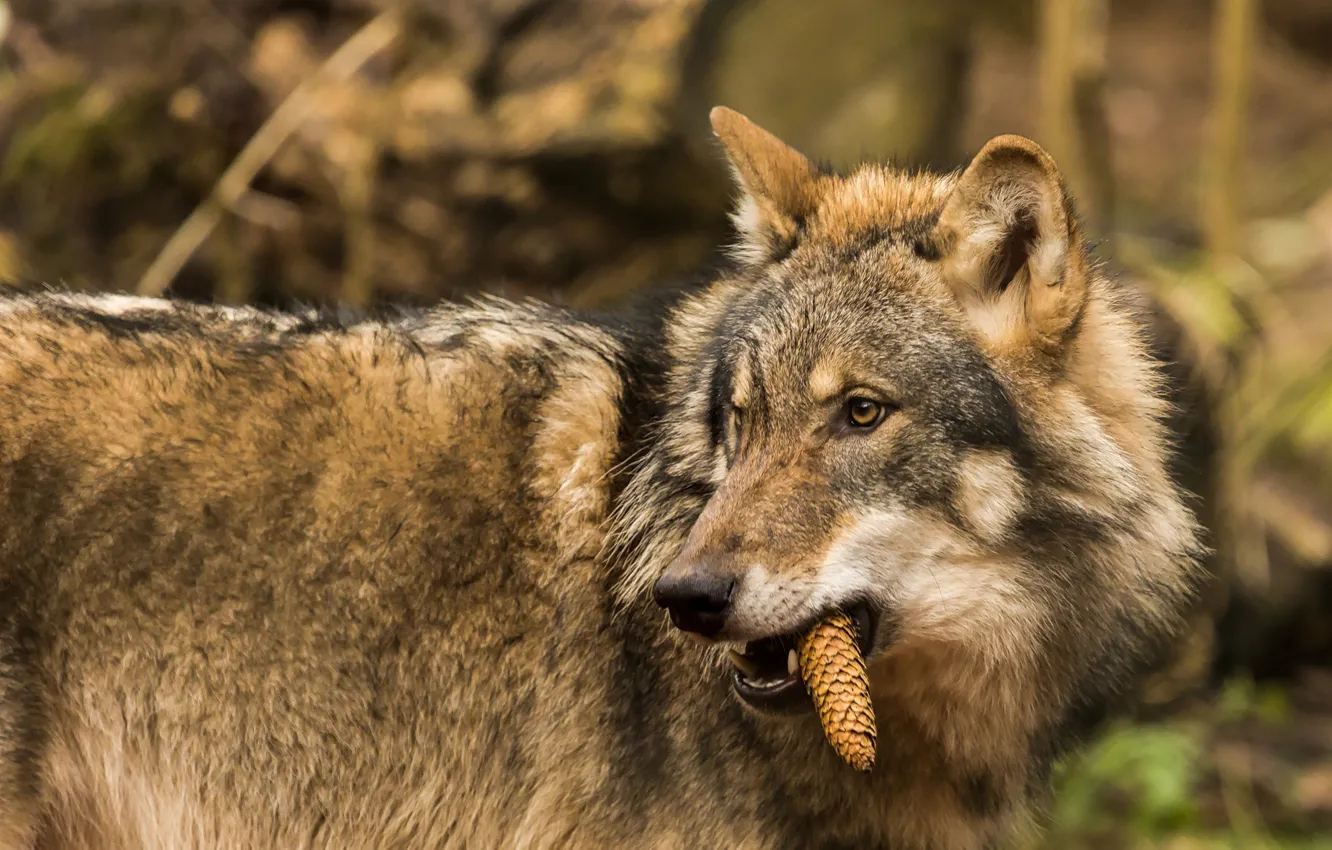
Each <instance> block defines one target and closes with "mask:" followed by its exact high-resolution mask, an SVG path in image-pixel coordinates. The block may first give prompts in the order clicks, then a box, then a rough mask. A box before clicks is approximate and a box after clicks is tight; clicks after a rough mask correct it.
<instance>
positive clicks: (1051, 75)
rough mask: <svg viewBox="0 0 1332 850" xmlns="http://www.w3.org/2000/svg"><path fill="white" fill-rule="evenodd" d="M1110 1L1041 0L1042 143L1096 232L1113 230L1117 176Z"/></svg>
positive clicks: (1103, 232) (1107, 232) (1106, 233)
mask: <svg viewBox="0 0 1332 850" xmlns="http://www.w3.org/2000/svg"><path fill="white" fill-rule="evenodd" d="M1108 24H1109V8H1108V5H1107V2H1106V0H1042V2H1041V32H1040V97H1041V114H1040V129H1041V136H1042V139H1041V141H1042V142H1043V143H1044V144H1045V145H1046V146H1047V147H1048V148H1049V150H1050V153H1051V155H1052V156H1054V158H1055V160H1056V161H1057V162H1058V163H1059V167H1060V169H1062V170H1063V171H1064V173H1065V175H1066V176H1067V179H1068V182H1069V184H1070V185H1071V186H1072V189H1073V193H1074V195H1075V197H1077V198H1078V199H1079V200H1080V201H1081V202H1082V206H1083V209H1084V211H1085V212H1086V213H1087V215H1088V218H1089V220H1090V221H1091V224H1092V227H1093V228H1094V229H1095V230H1096V231H1097V232H1098V234H1099V235H1101V236H1103V237H1107V238H1108V237H1109V236H1110V234H1111V233H1112V232H1113V231H1114V173H1113V171H1112V168H1111V162H1110V132H1109V123H1108V122H1107V120H1106V117H1105V77H1106V70H1105V69H1106V40H1107V33H1106V30H1107V27H1108Z"/></svg>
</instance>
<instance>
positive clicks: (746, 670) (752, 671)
mask: <svg viewBox="0 0 1332 850" xmlns="http://www.w3.org/2000/svg"><path fill="white" fill-rule="evenodd" d="M726 652H727V655H729V656H730V658H731V664H733V665H735V669H737V670H739V671H740V672H741V673H743V674H744V676H745V678H746V679H752V678H754V677H755V676H757V675H758V671H759V668H758V665H757V664H755V663H754V662H753V661H750V660H749V659H748V658H746V657H745V656H743V655H741V654H740V653H738V652H736V651H735V650H734V649H728V650H727V651H726Z"/></svg>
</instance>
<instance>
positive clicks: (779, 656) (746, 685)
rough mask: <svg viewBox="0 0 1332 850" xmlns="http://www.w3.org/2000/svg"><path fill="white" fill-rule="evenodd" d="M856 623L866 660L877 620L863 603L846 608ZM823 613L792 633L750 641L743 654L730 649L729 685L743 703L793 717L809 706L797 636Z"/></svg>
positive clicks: (870, 648)
mask: <svg viewBox="0 0 1332 850" xmlns="http://www.w3.org/2000/svg"><path fill="white" fill-rule="evenodd" d="M846 611H847V613H848V614H850V615H851V618H852V619H853V620H855V622H856V630H857V632H858V637H859V639H860V652H861V654H862V655H863V656H864V657H865V658H866V659H868V658H869V657H870V653H871V652H873V650H874V631H875V628H876V626H877V625H878V617H877V616H875V614H874V611H873V610H872V609H871V608H870V606H869V605H866V604H863V603H861V604H857V605H853V606H851V607H849V608H847V609H846ZM823 616H827V615H826V614H824V615H822V616H820V617H817V618H815V619H813V620H811V621H810V622H809V623H807V624H806V625H804V626H802V627H801V628H800V629H797V630H796V631H793V632H788V633H786V634H781V635H774V636H772V637H766V638H760V639H759V640H752V641H750V642H749V643H747V644H745V649H744V652H737V651H736V650H734V649H732V650H730V653H729V657H730V660H731V665H732V666H733V667H734V668H735V669H734V670H733V671H732V672H731V685H732V687H733V688H735V693H736V695H737V696H739V697H740V699H741V700H742V701H743V702H745V703H746V704H748V705H750V706H752V707H754V708H757V709H760V710H762V711H768V712H773V713H777V714H794V713H796V712H799V711H807V710H809V709H810V708H812V707H813V703H811V702H810V699H809V695H808V694H807V693H806V692H805V682H804V680H803V678H802V677H801V675H800V662H799V652H798V651H797V649H796V645H797V641H798V640H799V637H800V636H801V635H803V634H804V633H805V632H806V631H808V630H809V629H811V628H813V626H814V624H815V623H817V622H819V621H820V620H821V619H823Z"/></svg>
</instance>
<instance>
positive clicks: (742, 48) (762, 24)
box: [684, 0, 975, 168]
mask: <svg viewBox="0 0 1332 850" xmlns="http://www.w3.org/2000/svg"><path fill="white" fill-rule="evenodd" d="M974 17H975V10H973V9H971V8H970V7H969V5H968V4H967V3H964V2H960V0H936V2H930V3H918V2H885V0H824V2H819V3H809V2H806V0H712V2H710V3H709V4H708V6H707V8H706V10H705V12H704V15H703V17H702V18H701V19H700V29H699V33H698V36H699V41H698V43H697V44H696V45H695V49H694V50H693V51H692V55H691V57H690V60H689V62H688V64H687V67H686V73H687V75H688V76H687V77H686V81H687V82H686V92H685V101H684V103H685V108H686V110H687V112H688V114H689V119H688V125H689V126H690V127H691V129H692V130H693V132H696V133H697V132H698V131H699V130H700V129H701V121H702V120H703V118H702V117H703V116H706V115H707V110H708V108H709V107H710V106H713V105H716V104H724V105H726V106H730V107H731V108H733V109H737V110H739V111H740V112H743V113H745V114H746V115H748V116H749V117H750V118H752V119H753V120H754V121H756V122H758V123H759V124H761V125H763V126H764V127H766V128H768V129H769V130H771V131H772V132H774V133H776V134H777V135H778V136H780V137H782V138H783V139H784V140H786V141H787V142H789V143H791V144H792V145H794V146H795V147H797V148H800V149H801V150H803V151H804V152H805V153H807V154H809V155H810V156H813V157H815V158H817V159H821V160H825V161H829V162H831V163H832V164H833V165H834V166H837V167H843V168H845V167H848V166H852V165H855V164H857V163H859V162H861V161H864V160H867V159H889V158H891V159H893V160H895V161H898V162H901V163H903V164H905V165H914V166H920V165H931V166H935V167H941V168H950V167H953V166H955V165H957V164H959V162H958V161H959V158H960V157H961V151H960V150H958V135H959V128H960V124H961V121H962V119H963V117H964V115H965V112H966V106H967V103H966V88H967V85H966V84H967V75H968V72H969V70H970V56H971V48H970V35H971V24H972V21H973V19H974Z"/></svg>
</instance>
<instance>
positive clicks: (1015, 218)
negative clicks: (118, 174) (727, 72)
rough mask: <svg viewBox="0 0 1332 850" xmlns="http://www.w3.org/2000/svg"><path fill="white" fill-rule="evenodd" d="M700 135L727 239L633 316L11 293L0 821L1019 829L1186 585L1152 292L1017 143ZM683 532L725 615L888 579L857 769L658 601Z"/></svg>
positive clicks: (900, 838)
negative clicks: (208, 304)
mask: <svg viewBox="0 0 1332 850" xmlns="http://www.w3.org/2000/svg"><path fill="white" fill-rule="evenodd" d="M714 124H715V126H716V127H717V131H718V135H719V137H720V138H721V139H722V140H723V142H724V143H725V144H726V145H727V147H728V152H729V155H730V157H731V160H732V163H733V164H734V166H735V169H736V171H737V174H738V176H739V179H740V183H741V186H742V188H743V189H744V190H745V191H746V193H747V195H746V198H747V200H746V201H745V202H744V204H745V205H746V206H745V207H743V208H742V213H741V215H740V224H741V230H742V234H743V244H742V245H741V246H740V249H739V251H738V257H739V259H740V265H739V266H738V268H737V269H736V270H735V271H734V272H732V273H730V274H727V275H723V276H721V277H719V278H718V279H717V280H714V281H710V282H708V283H707V284H706V285H704V286H701V287H699V288H697V289H694V290H691V291H688V292H685V293H682V294H680V295H679V296H676V297H675V298H674V299H673V300H672V301H671V302H670V303H669V304H668V305H667V306H666V307H665V308H664V309H662V310H658V311H656V312H655V313H653V314H651V315H650V316H649V317H648V318H647V319H646V320H645V321H643V322H641V323H638V324H628V325H626V324H624V323H623V322H621V321H619V320H615V321H605V320H603V319H602V318H599V317H589V316H577V315H573V314H570V313H566V312H562V311H559V310H557V309H555V308H552V307H546V306H541V305H534V304H509V303H504V302H484V303H480V304H476V305H472V306H468V307H441V308H439V309H436V310H433V311H429V312H427V313H423V314H419V315H407V316H404V317H403V318H400V319H396V320H393V321H360V322H354V323H350V324H343V323H338V322H326V321H323V320H322V319H320V318H318V317H316V316H304V315H279V314H268V313H261V312H259V311H252V310H227V309H221V308H199V307H190V306H185V305H179V304H171V303H168V302H158V301H147V300H142V299H124V298H89V297H83V296H70V295H59V294H37V295H11V296H9V297H7V298H5V299H4V300H3V301H0V409H3V410H4V412H5V418H4V420H3V424H2V425H0V495H2V496H3V499H4V501H3V504H4V506H5V507H4V517H3V530H2V531H0V848H6V850H7V848H23V847H29V846H39V847H43V848H47V847H52V848H54V847H94V848H121V847H126V848H128V847H163V848H166V847H206V846H207V847H212V846H228V847H348V846H355V847H371V846H413V847H415V846H421V847H438V846H448V847H468V848H473V847H501V846H503V847H598V846H604V847H619V846H642V847H663V848H664V847H680V846H701V845H712V846H727V847H755V848H758V847H789V846H858V847H861V846H891V847H895V848H898V850H906V849H907V848H924V847H936V848H941V847H949V848H979V847H985V846H991V845H992V844H993V842H995V841H996V840H998V838H1000V837H1001V836H1003V835H1006V834H1009V833H1010V832H1011V831H1012V829H1013V828H1015V827H1016V826H1018V825H1020V824H1021V823H1023V822H1024V821H1025V819H1026V818H1027V817H1028V814H1029V812H1030V806H1031V804H1032V803H1033V802H1034V801H1038V800H1039V797H1040V789H1041V788H1042V786H1043V779H1044V775H1045V771H1046V770H1047V769H1048V767H1049V763H1050V760H1051V758H1052V757H1053V756H1054V754H1055V753H1056V752H1058V750H1059V749H1060V747H1061V746H1063V745H1064V743H1065V742H1066V741H1067V739H1068V734H1069V732H1070V731H1071V730H1072V729H1074V727H1076V726H1078V725H1079V717H1080V715H1081V714H1083V713H1085V711H1086V710H1090V709H1100V708H1103V707H1104V706H1105V705H1106V704H1108V702H1109V701H1110V700H1111V699H1112V698H1113V697H1114V696H1115V695H1117V694H1118V693H1119V692H1121V691H1122V689H1123V688H1124V687H1125V686H1127V684H1128V683H1130V682H1131V681H1132V678H1133V676H1134V674H1135V669H1136V668H1135V667H1134V664H1133V663H1132V662H1134V661H1135V660H1136V659H1139V658H1142V657H1145V656H1146V655H1147V653H1148V650H1149V649H1150V648H1151V647H1152V646H1153V645H1154V644H1155V643H1157V642H1159V641H1160V640H1163V639H1165V638H1166V637H1167V636H1168V635H1169V634H1170V633H1171V632H1172V630H1173V629H1174V628H1175V627H1176V621H1177V618H1178V613H1179V611H1180V610H1181V609H1182V606H1183V605H1184V601H1185V599H1186V598H1187V596H1188V591H1189V589H1190V586H1191V582H1192V568H1193V567H1192V565H1193V562H1194V558H1195V556H1196V554H1197V546H1196V537H1195V534H1196V529H1195V528H1194V524H1193V521H1192V517H1191V516H1190V515H1189V513H1188V511H1187V510H1186V509H1185V508H1184V507H1183V505H1182V503H1181V501H1180V496H1179V493H1178V491H1177V489H1176V487H1175V486H1174V484H1172V482H1171V481H1170V480H1169V478H1168V477H1167V473H1166V469H1165V463H1166V460H1167V457H1168V454H1167V445H1166V434H1165V433H1164V431H1163V429H1162V426H1161V424H1160V418H1161V416H1162V415H1163V413H1164V411H1165V406H1164V402H1163V400H1162V399H1163V393H1162V387H1161V386H1160V383H1159V379H1158V377H1157V376H1156V373H1155V371H1154V368H1153V366H1152V364H1151V363H1150V361H1149V358H1148V357H1147V356H1146V354H1145V353H1144V349H1143V340H1142V338H1141V333H1140V329H1139V325H1138V320H1137V318H1136V315H1135V314H1134V312H1133V311H1132V310H1131V309H1129V308H1127V307H1126V306H1125V304H1124V302H1123V299H1122V297H1121V296H1120V295H1119V294H1118V293H1117V292H1116V291H1115V289H1114V287H1113V286H1112V285H1111V284H1110V283H1109V282H1108V281H1106V280H1105V279H1104V278H1103V277H1101V276H1100V275H1099V274H1098V272H1097V270H1096V268H1095V267H1094V266H1093V265H1092V264H1091V263H1090V262H1088V261H1087V260H1086V259H1085V258H1084V256H1083V254H1082V252H1081V244H1082V242H1081V237H1080V235H1079V234H1078V232H1077V230H1076V221H1075V218H1074V217H1073V216H1071V215H1070V214H1069V212H1068V210H1069V206H1068V205H1067V202H1066V199H1065V198H1064V193H1063V189H1062V185H1061V183H1060V182H1059V180H1058V173H1057V171H1055V170H1054V167H1053V164H1052V163H1050V162H1049V160H1048V157H1045V155H1044V154H1043V153H1040V152H1039V149H1038V148H1036V147H1035V146H1034V145H1032V144H1031V143H1030V142H1026V141H1025V140H1014V139H1007V140H997V141H996V142H994V143H991V145H990V146H987V148H986V149H985V150H984V151H983V152H982V153H981V154H980V155H979V156H978V158H977V161H976V163H974V164H973V166H972V167H971V168H970V169H968V170H967V171H966V172H965V173H964V174H963V175H961V176H960V177H959V176H954V175H943V176H940V175H907V174H903V173H901V172H898V171H895V170H893V169H891V168H889V167H886V166H879V165H867V166H864V167H862V168H861V169H860V170H858V171H857V172H855V173H853V174H851V175H848V176H845V177H843V176H839V175H833V174H827V173H822V172H820V171H819V170H818V169H816V168H814V166H813V165H812V164H809V163H808V161H807V160H805V159H804V158H803V157H802V156H801V155H800V154H798V153H796V152H795V151H792V150H791V149H790V148H788V147H786V146H785V145H783V144H782V143H781V142H779V141H777V140H776V139H774V138H772V137H771V136H770V135H768V134H766V133H765V132H764V131H762V130H759V129H758V128H757V127H754V125H752V124H750V123H749V122H748V121H746V120H745V119H743V118H741V117H740V116H737V115H734V113H730V112H728V111H724V110H723V111H719V112H717V113H715V114H714ZM743 209H749V210H750V212H748V213H746V212H743ZM755 210H757V211H758V212H757V214H755V213H754V212H753V211H755ZM1015 223H1017V224H1020V226H1021V228H1025V230H1022V233H1021V234H1019V235H1020V237H1021V238H1019V239H1017V241H1016V242H1014V240H1013V239H1012V238H1010V237H1012V235H1013V233H1014V228H1015V226H1017V225H1016V224H1015ZM1061 240H1062V244H1063V245H1064V246H1065V249H1064V250H1062V252H1061V250H1059V249H1058V244H1059V243H1061ZM987 246H988V248H987ZM1049 246H1055V247H1049ZM986 251H989V257H988V259H987V255H986ZM1005 252H1007V253H1005ZM996 254H998V255H1002V256H1005V257H1009V258H1016V260H1015V261H1014V262H1013V263H1009V262H1004V263H998V264H997V265H996V262H995V261H994V260H993V256H994V255H996ZM1014 266H1016V268H1017V271H1016V272H1015V273H1014V274H1012V275H1007V273H1006V272H998V273H996V271H995V269H1011V268H1013V267H1014ZM1000 278H1006V279H1000ZM890 319H891V320H892V321H891V322H889V320H890ZM885 334H887V335H888V336H885ZM885 340H887V342H885ZM885 345H891V346H897V348H896V349H894V350H895V351H896V353H895V354H894V356H893V357H892V358H891V359H890V360H884V357H886V356H887V355H886V354H885V351H886V350H887V349H885V348H884V346H885ZM724 363H729V364H731V365H732V366H734V367H735V368H734V369H732V370H731V372H730V373H729V374H730V375H731V378H733V380H732V381H731V384H730V389H731V390H732V391H733V392H732V393H731V394H729V395H728V396H727V398H725V399H722V401H723V402H724V403H725V404H727V405H729V404H735V405H737V406H740V407H743V408H744V409H745V410H746V415H745V417H743V419H742V421H739V422H733V421H732V420H731V419H729V418H727V419H726V420H725V421H726V423H727V425H726V428H727V429H728V430H726V432H725V434H724V435H723V438H722V439H721V440H720V441H717V440H716V439H714V434H713V432H712V431H713V426H714V424H715V423H716V421H717V417H716V416H715V414H717V413H718V411H716V410H714V408H715V407H716V402H717V401H718V399H717V398H715V396H716V393H715V392H714V389H715V385H716V381H714V378H715V377H716V376H718V375H720V374H721V372H720V371H719V370H721V369H722V368H723V364H724ZM885 363H886V364H887V365H885ZM742 364H743V365H742ZM864 384H870V385H873V386H876V387H881V388H882V390H883V391H884V392H886V393H892V394H894V398H893V401H894V402H896V403H897V407H896V408H895V410H894V412H893V413H892V415H891V416H889V418H888V419H886V420H885V421H884V423H883V425H881V426H880V427H879V428H878V429H877V430H875V431H874V433H873V435H872V437H870V438H868V439H866V440H864V441H861V442H859V443H853V442H852V441H851V440H850V439H848V438H844V437H843V436H839V434H840V432H837V431H836V430H835V429H832V428H831V426H830V425H829V423H830V422H832V421H833V420H830V419H828V415H829V414H828V413H827V411H829V410H833V409H835V408H836V405H838V404H840V401H841V397H842V393H844V392H845V390H846V389H847V388H848V387H853V386H860V385H864ZM720 412H721V413H722V414H726V411H720ZM726 415H727V416H729V414H726ZM1010 419H1011V421H1009V420H1010ZM1005 423H1006V424H1005ZM732 426H733V430H731V429H732ZM977 429H979V430H977ZM987 429H988V430H987ZM973 432H974V433H973ZM884 470H892V471H893V472H892V474H885V472H884ZM1061 523H1062V524H1061ZM705 557H706V559H707V560H709V562H710V563H714V564H723V563H725V564H729V565H730V567H732V568H735V569H737V570H744V574H745V577H746V583H745V584H744V585H743V586H742V590H741V596H740V598H739V600H738V607H737V615H736V618H735V619H734V620H733V621H732V622H731V624H730V625H728V629H730V630H731V633H728V634H727V635H724V636H723V637H724V639H731V640H744V639H750V638H753V637H758V636H762V635H764V634H771V633H777V632H781V631H785V630H787V629H789V628H792V627H794V626H796V625H797V624H799V623H801V622H804V621H805V620H807V619H808V618H809V617H811V616H814V615H816V614H818V613H819V612H821V611H824V610H826V609H828V608H829V607H837V606H839V605H842V604H845V603H847V602H848V601H849V599H850V597H851V596H855V597H856V598H866V599H869V600H872V601H873V603H874V604H875V605H876V606H878V608H879V610H880V611H881V614H882V617H883V620H884V623H885V624H886V625H885V628H883V629H882V630H881V635H880V640H879V641H878V642H877V643H876V646H875V653H874V655H873V658H872V660H871V668H870V669H871V680H872V683H873V687H874V694H875V711H876V714H877V716H878V718H879V729H880V752H879V758H878V767H876V769H875V771H874V773H872V774H870V775H869V776H859V775H856V774H854V773H853V772H851V771H849V770H847V769H846V768H845V766H843V765H841V764H840V763H839V762H838V760H837V757H836V756H835V755H834V754H833V753H832V751H831V750H830V749H829V748H828V747H827V745H826V744H825V743H824V741H823V739H822V735H821V733H820V731H819V727H818V725H817V722H816V721H815V719H814V718H813V716H812V714H811V713H805V714H803V715H801V716H797V717H794V718H776V717H769V716H763V715H758V714H755V713H753V712H751V711H749V710H747V709H745V708H743V707H741V706H740V705H739V704H738V703H737V701H736V700H735V698H734V696H733V695H732V694H731V692H730V685H729V681H728V678H727V677H726V676H724V675H722V673H721V672H720V671H719V670H717V669H716V668H715V666H713V665H712V664H711V663H710V662H708V661H707V660H706V657H707V656H706V653H704V652H702V651H700V649H699V647H698V646H696V644H695V643H694V642H691V641H687V640H684V639H682V636H681V635H679V634H678V633H676V632H674V631H673V630H671V629H670V628H669V626H668V624H667V622H666V619H665V617H664V616H663V614H662V612H660V611H659V610H658V609H657V608H656V607H655V606H653V605H652V603H651V601H650V593H649V591H650V588H651V586H652V584H653V583H654V582H655V581H656V580H657V579H658V578H659V577H660V576H661V575H662V574H663V572H665V571H666V570H667V569H668V568H672V567H671V565H672V564H674V565H676V567H674V568H683V567H685V566H689V565H691V564H695V563H696V562H697V561H699V560H700V559H702V558H705Z"/></svg>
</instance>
